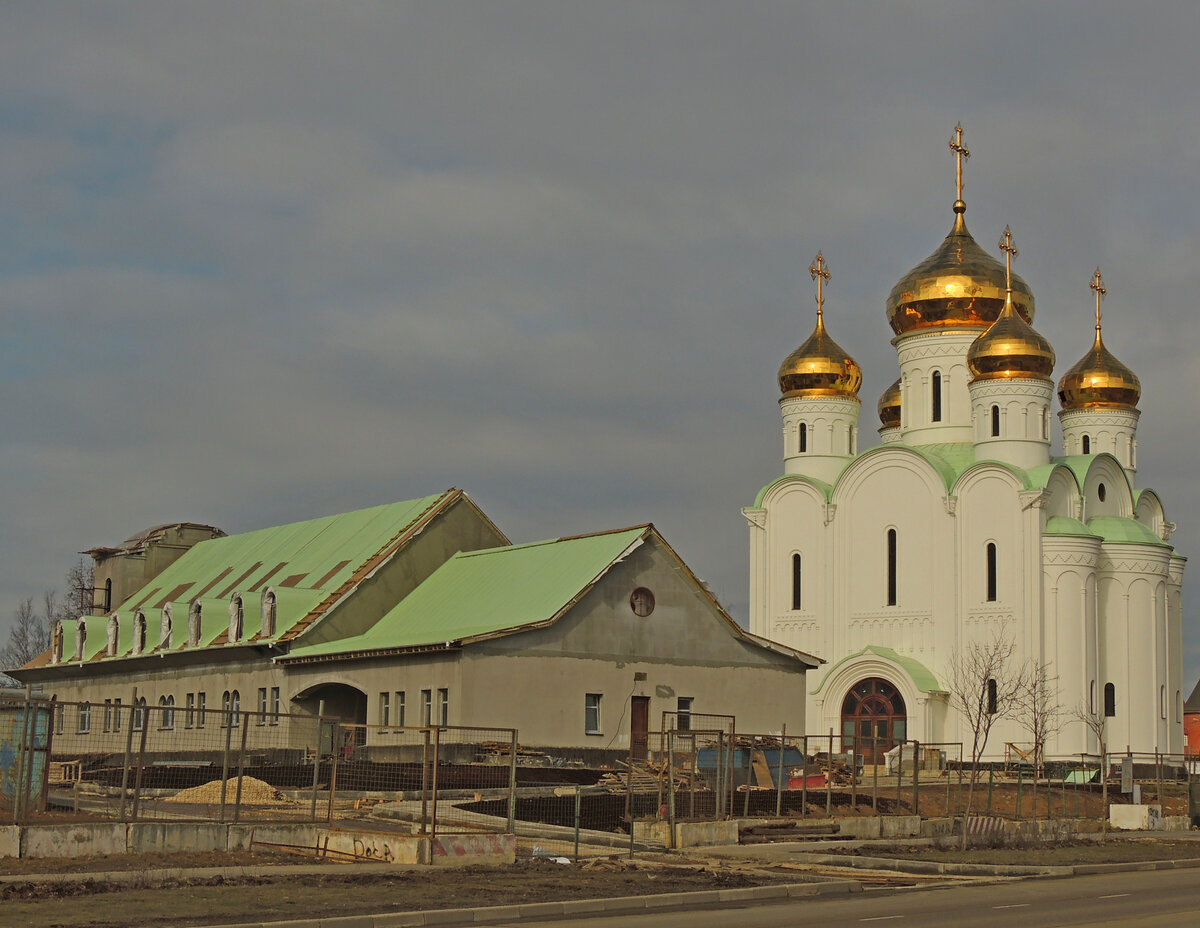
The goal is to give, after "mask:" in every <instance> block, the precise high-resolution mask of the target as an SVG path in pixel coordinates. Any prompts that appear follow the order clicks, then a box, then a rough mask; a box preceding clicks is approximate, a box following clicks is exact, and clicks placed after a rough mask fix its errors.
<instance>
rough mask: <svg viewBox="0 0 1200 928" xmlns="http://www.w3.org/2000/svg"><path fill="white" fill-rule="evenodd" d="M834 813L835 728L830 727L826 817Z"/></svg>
mask: <svg viewBox="0 0 1200 928" xmlns="http://www.w3.org/2000/svg"><path fill="white" fill-rule="evenodd" d="M832 814H833V729H832V728H831V729H829V749H828V750H827V751H826V752H825V817H826V818H828V817H829V816H830V815H832Z"/></svg>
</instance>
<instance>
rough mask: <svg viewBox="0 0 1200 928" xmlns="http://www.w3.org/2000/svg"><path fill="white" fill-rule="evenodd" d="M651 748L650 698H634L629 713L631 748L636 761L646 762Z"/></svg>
mask: <svg viewBox="0 0 1200 928" xmlns="http://www.w3.org/2000/svg"><path fill="white" fill-rule="evenodd" d="M649 746H650V697H649V696H634V697H633V706H632V708H631V710H630V713H629V748H630V753H631V754H632V755H633V758H634V760H645V759H646V750H647V748H649Z"/></svg>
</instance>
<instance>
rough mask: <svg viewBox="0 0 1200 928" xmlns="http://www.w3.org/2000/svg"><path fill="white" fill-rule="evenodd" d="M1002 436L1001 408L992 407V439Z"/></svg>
mask: <svg viewBox="0 0 1200 928" xmlns="http://www.w3.org/2000/svg"><path fill="white" fill-rule="evenodd" d="M999 436H1000V407H999V406H993V407H992V438H998V437H999Z"/></svg>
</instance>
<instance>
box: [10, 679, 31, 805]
mask: <svg viewBox="0 0 1200 928" xmlns="http://www.w3.org/2000/svg"><path fill="white" fill-rule="evenodd" d="M32 714H33V687H32V686H31V685H29V684H26V685H25V713H24V715H22V716H21V738H20V740H19V741H18V742H17V765H16V768H15V770H16V774H17V777H16V780H15V781H14V782H13V787H14V788H13V824H14V825H19V824H21V818H22V816H21V806H22V802H21V783H22V781H24V779H25V776H24V774H25V760H26V754H28V753H29V752H28V751H27V750H26V747H25V745H26V744H27V743H28V742H29V719H30V716H31V715H32Z"/></svg>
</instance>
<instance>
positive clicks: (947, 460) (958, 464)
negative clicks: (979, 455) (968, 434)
mask: <svg viewBox="0 0 1200 928" xmlns="http://www.w3.org/2000/svg"><path fill="white" fill-rule="evenodd" d="M884 447H885V448H886V447H889V446H888V445H884ZM902 447H905V448H909V449H911V450H913V451H915V452H917V454H919V455H921V457H923V458H925V460H927V461H928V462H929V463H930V464H932V465H933V466H934V467H936V468H937V470H938V473H940V474H941V475H942V479H943V480H944V481H945V482H946V489H950V487H952V486H954V482H955V481H956V480H958V478H959V477H961V476H962V475H963V472H964V471H966V470H967V468H969V467H970V466H971V465H973V464H974V463H975V444H974V442H969V441H953V442H951V441H945V442H934V443H933V444H929V445H904V446H902Z"/></svg>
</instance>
